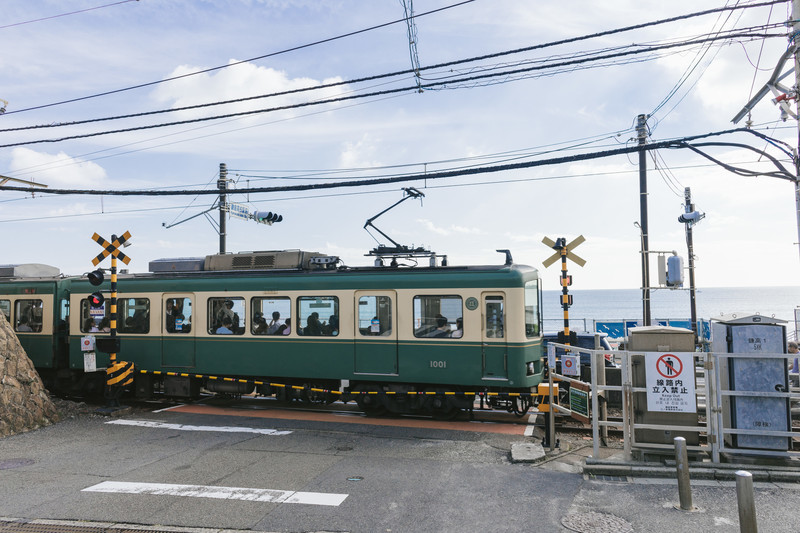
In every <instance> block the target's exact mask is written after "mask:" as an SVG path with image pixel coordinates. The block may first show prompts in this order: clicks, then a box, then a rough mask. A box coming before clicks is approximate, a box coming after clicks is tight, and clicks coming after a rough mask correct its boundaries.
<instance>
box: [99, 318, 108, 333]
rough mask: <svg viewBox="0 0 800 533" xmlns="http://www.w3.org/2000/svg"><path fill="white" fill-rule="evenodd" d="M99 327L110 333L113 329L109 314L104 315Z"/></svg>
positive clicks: (102, 330)
mask: <svg viewBox="0 0 800 533" xmlns="http://www.w3.org/2000/svg"><path fill="white" fill-rule="evenodd" d="M97 328H98V329H99V330H100V331H101V332H103V333H108V332H110V331H111V321H110V320H109V319H108V317H107V316H104V317H103V319H102V320H101V321H100V325H99V326H97Z"/></svg>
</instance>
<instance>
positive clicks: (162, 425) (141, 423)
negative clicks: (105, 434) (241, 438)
mask: <svg viewBox="0 0 800 533" xmlns="http://www.w3.org/2000/svg"><path fill="white" fill-rule="evenodd" d="M106 424H118V425H121V426H138V427H145V428H156V429H174V430H177V431H217V432H220V433H258V434H261V435H289V434H291V433H292V432H291V431H279V430H277V429H267V428H248V427H236V426H191V425H188V424H167V423H166V422H153V421H151V420H110V421H108V422H106Z"/></svg>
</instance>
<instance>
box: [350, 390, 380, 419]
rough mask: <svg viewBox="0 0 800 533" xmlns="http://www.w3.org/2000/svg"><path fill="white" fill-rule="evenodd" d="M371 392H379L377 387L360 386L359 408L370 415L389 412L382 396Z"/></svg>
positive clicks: (357, 397) (357, 398) (357, 399)
mask: <svg viewBox="0 0 800 533" xmlns="http://www.w3.org/2000/svg"><path fill="white" fill-rule="evenodd" d="M369 392H378V388H377V387H359V388H358V391H357V393H358V396H356V403H357V404H358V408H359V409H361V410H362V411H364V412H365V413H366V414H368V415H370V416H380V415H384V414H386V412H387V409H386V406H385V405H383V402H382V401H381V398H380V397H379V396H378V394H368V393H369Z"/></svg>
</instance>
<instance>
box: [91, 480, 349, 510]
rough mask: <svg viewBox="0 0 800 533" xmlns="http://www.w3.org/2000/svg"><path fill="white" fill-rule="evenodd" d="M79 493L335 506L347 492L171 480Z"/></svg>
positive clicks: (106, 486)
mask: <svg viewBox="0 0 800 533" xmlns="http://www.w3.org/2000/svg"><path fill="white" fill-rule="evenodd" d="M82 492H105V493H116V494H149V495H153V496H186V497H193V498H213V499H218V500H244V501H251V502H268V503H302V504H306V505H327V506H332V507H338V506H339V505H340V504H341V503H342V502H343V501H344V500H345V499H346V498H347V496H348V494H334V493H325V492H297V491H292V490H272V489H253V488H243V487H218V486H213V485H175V484H170V483H129V482H125V481H104V482H102V483H99V484H97V485H94V486H91V487H87V488H85V489H83V491H82Z"/></svg>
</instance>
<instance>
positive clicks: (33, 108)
mask: <svg viewBox="0 0 800 533" xmlns="http://www.w3.org/2000/svg"><path fill="white" fill-rule="evenodd" d="M127 1H131V0H127ZM137 1H138V0H137ZM474 1H475V0H464V1H462V2H458V3H456V4H451V5H449V6H444V7H440V8H438V9H433V10H431V11H426V12H424V13H420V14H418V15H415V17H416V18H419V17H423V16H425V15H431V14H433V13H438V12H440V11H445V10H447V9H451V8H454V7H459V6H462V5H464V4H469V3H471V2H474ZM405 21H406V19H404V18H402V19H398V20H394V21H391V22H385V23H383V24H378V25H376V26H371V27H369V28H364V29H361V30H356V31H352V32H349V33H345V34H342V35H337V36H335V37H329V38H327V39H321V40H319V41H314V42H312V43H307V44H303V45H299V46H294V47H292V48H286V49H284V50H280V51H277V52H271V53H269V54H264V55H260V56H256V57H251V58H250V59H243V60H241V61H235V62H233V63H228V64H226V65H219V66H216V67H211V68H207V69H204V70H199V71H197V72H189V73H187V74H181V75H180V76H173V77H171V78H165V79H163V80H157V81H151V82H147V83H140V84H139V85H132V86H130V87H124V88H122V89H114V90H112V91H105V92H102V93H97V94H91V95H89V96H81V97H79V98H71V99H69V100H62V101H60V102H53V103H51V104H43V105H39V106H34V107H27V108H25V109H19V110H17V111H10V112H6V115H11V114H14V113H22V112H25V111H33V110H35V109H44V108H47V107H54V106H58V105H63V104H71V103H73V102H80V101H82V100H89V99H91V98H98V97H100V96H108V95H111V94H117V93H121V92H125V91H132V90H134V89H142V88H144V87H151V86H153V85H159V84H161V83H166V82H169V81H175V80H180V79H183V78H188V77H190V76H197V75H198V74H206V73H208V72H214V71H217V70H222V69H224V68H228V67H234V66H236V65H241V64H242V63H250V62H252V61H258V60H260V59H266V58H268V57H274V56H277V55H281V54H286V53H289V52H296V51H297V50H302V49H304V48H310V47H312V46H317V45H320V44H325V43H329V42H333V41H337V40H339V39H344V38H346V37H352V36H353V35H358V34H360V33H366V32H369V31H373V30H377V29H380V28H385V27H387V26H391V25H393V24H398V23H400V22H405Z"/></svg>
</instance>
